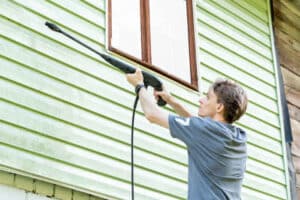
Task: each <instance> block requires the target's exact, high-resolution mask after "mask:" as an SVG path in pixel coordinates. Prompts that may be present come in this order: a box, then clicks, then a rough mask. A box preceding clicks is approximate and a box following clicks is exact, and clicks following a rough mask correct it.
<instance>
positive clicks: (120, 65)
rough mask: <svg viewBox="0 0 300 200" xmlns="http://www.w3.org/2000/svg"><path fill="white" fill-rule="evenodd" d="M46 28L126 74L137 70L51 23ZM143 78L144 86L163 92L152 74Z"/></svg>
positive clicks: (161, 101) (145, 73)
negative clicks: (72, 41) (84, 48)
mask: <svg viewBox="0 0 300 200" xmlns="http://www.w3.org/2000/svg"><path fill="white" fill-rule="evenodd" d="M45 25H46V26H48V27H49V28H50V29H51V30H52V31H56V32H58V33H61V34H63V35H65V36H67V37H68V38H70V39H72V40H74V41H75V42H77V43H79V44H81V45H82V46H84V47H86V48H87V49H89V50H91V51H92V52H94V53H96V54H97V55H99V56H101V57H102V58H103V59H104V60H106V61H107V62H108V63H110V64H111V65H113V66H115V67H117V68H118V69H120V70H122V71H123V72H124V73H135V68H134V67H132V66H130V65H128V64H126V63H124V62H121V61H120V60H117V59H115V58H114V57H112V56H109V55H107V54H103V53H100V52H98V51H96V50H95V49H93V48H92V47H90V46H88V45H86V44H84V43H83V42H81V41H80V40H78V39H76V38H74V37H73V36H71V35H70V34H68V33H66V32H64V31H63V30H61V29H60V28H59V27H58V26H57V25H55V24H53V23H50V22H46V23H45ZM142 73H143V76H144V85H145V86H146V87H147V86H152V87H153V88H154V89H155V90H157V91H162V82H161V81H160V80H159V79H158V78H156V77H155V76H153V75H152V74H150V73H148V72H144V71H142ZM157 104H158V105H159V106H164V105H166V102H165V101H164V100H163V99H162V98H161V97H159V99H158V101H157Z"/></svg>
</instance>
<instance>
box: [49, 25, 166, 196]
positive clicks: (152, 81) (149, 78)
mask: <svg viewBox="0 0 300 200" xmlns="http://www.w3.org/2000/svg"><path fill="white" fill-rule="evenodd" d="M45 25H46V26H48V27H49V28H50V29H51V30H53V31H56V32H58V33H62V34H63V35H65V36H67V37H68V38H70V39H72V40H74V41H75V42H77V43H79V44H81V45H82V46H84V47H86V48H87V49H89V50H91V51H92V52H94V53H96V54H97V55H99V56H101V57H102V58H103V59H104V60H106V61H107V62H108V63H110V64H112V65H113V66H115V67H117V68H118V69H120V70H122V71H123V72H124V73H135V68H134V67H132V66H130V65H128V64H126V63H124V62H121V61H120V60H117V59H115V58H113V57H111V56H109V55H107V54H103V53H100V52H98V51H96V50H95V49H93V48H92V47H90V46H88V45H86V44H84V43H83V42H81V41H80V40H78V39H76V38H74V37H73V36H71V35H69V34H68V33H66V32H64V31H63V30H61V29H60V28H59V27H58V26H57V25H55V24H52V23H50V22H46V23H45ZM142 74H143V76H144V85H145V86H146V87H147V86H151V87H153V88H154V89H155V90H157V91H162V82H161V81H160V80H159V79H158V78H156V77H155V76H153V75H152V74H150V73H148V72H144V71H142ZM137 102H138V96H137V97H136V99H135V102H134V106H133V114H132V122H131V199H132V200H134V154H133V150H134V149H133V146H134V145H133V142H134V140H133V130H134V128H133V127H134V116H135V109H136V106H137ZM157 104H158V105H159V106H164V105H166V102H165V101H164V100H163V99H162V98H161V97H159V99H158V101H157Z"/></svg>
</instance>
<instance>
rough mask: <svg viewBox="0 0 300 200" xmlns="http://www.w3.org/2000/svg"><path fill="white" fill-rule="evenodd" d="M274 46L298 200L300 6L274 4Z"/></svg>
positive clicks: (299, 154)
mask: <svg viewBox="0 0 300 200" xmlns="http://www.w3.org/2000/svg"><path fill="white" fill-rule="evenodd" d="M274 17H275V21H274V25H275V33H276V43H277V47H278V54H279V60H280V66H281V71H282V75H283V79H284V87H285V93H286V99H287V102H288V109H289V114H290V119H291V127H292V135H293V142H292V156H293V161H294V166H295V170H296V175H297V193H298V199H300V101H299V100H300V3H299V2H298V3H297V1H294V2H290V1H285V0H283V1H274Z"/></svg>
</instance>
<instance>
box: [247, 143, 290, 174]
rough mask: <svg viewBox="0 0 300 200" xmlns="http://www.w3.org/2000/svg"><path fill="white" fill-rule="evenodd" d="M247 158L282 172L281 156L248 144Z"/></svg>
mask: <svg viewBox="0 0 300 200" xmlns="http://www.w3.org/2000/svg"><path fill="white" fill-rule="evenodd" d="M247 151H248V156H249V157H251V158H253V159H256V160H258V161H260V162H261V163H264V164H266V165H269V166H272V167H275V168H277V169H279V170H283V169H284V166H283V158H282V156H279V155H276V154H273V153H271V152H269V151H265V150H264V149H261V148H259V147H257V146H254V145H252V144H248V146H247Z"/></svg>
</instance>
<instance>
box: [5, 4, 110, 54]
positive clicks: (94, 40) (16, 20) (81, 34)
mask: <svg viewBox="0 0 300 200" xmlns="http://www.w3.org/2000/svg"><path fill="white" fill-rule="evenodd" d="M25 5H26V4H25ZM25 5H22V4H19V2H14V1H5V2H4V3H3V4H2V5H1V6H3V12H2V16H3V17H6V19H9V22H7V21H5V20H4V19H1V20H3V21H2V22H1V24H3V25H4V26H5V27H3V28H10V29H15V30H18V31H15V32H16V33H15V34H18V33H19V32H20V33H21V32H23V35H24V37H26V36H27V37H29V36H32V37H31V41H32V39H33V38H34V40H35V41H38V37H35V36H34V35H32V34H34V33H33V32H32V31H34V32H35V34H40V35H43V36H44V37H47V38H51V39H53V40H56V41H59V43H60V45H66V46H70V47H73V48H75V49H76V50H78V51H80V52H83V53H85V54H87V55H90V56H93V57H95V58H99V57H98V56H96V55H95V54H94V53H91V52H90V51H87V50H86V48H84V47H82V46H81V45H78V44H77V43H75V42H74V41H72V40H70V39H68V38H66V37H63V36H62V35H61V34H57V33H55V32H53V31H50V29H49V28H47V27H46V26H45V25H44V24H45V22H46V21H48V20H49V19H51V22H54V23H57V24H58V25H59V26H60V27H61V28H63V29H64V30H65V31H68V33H70V34H72V35H73V36H74V37H76V38H78V39H80V40H81V41H82V42H84V43H86V44H88V45H89V46H91V47H93V48H95V49H99V48H100V49H101V48H103V46H104V44H105V30H104V29H102V28H99V27H94V25H92V24H90V25H89V24H87V23H84V24H87V25H85V26H80V27H82V30H81V29H78V28H77V27H78V26H77V25H76V23H74V22H70V21H68V20H67V19H66V20H61V21H62V22H60V21H56V20H54V19H53V18H50V17H51V16H47V15H45V14H44V13H42V14H41V13H39V12H38V10H34V11H32V10H29V9H28V8H27V7H25ZM42 5H43V4H42ZM23 6H24V7H23ZM40 9H42V8H40ZM44 9H48V8H44ZM13 13H18V15H14V14H13ZM54 14H55V13H52V15H54ZM69 18H70V17H69ZM24 19H26V20H27V21H28V23H24ZM59 19H60V18H59ZM61 19H64V18H61ZM69 20H72V18H70V19H69ZM49 21H50V20H49ZM12 22H13V23H12ZM77 23H79V22H77ZM8 26H9V27H8ZM70 26H73V27H70ZM25 27H26V29H24V28H25ZM28 29H29V30H30V31H29V30H28ZM91 31H93V33H91ZM3 32H4V33H9V31H8V30H5V29H4V30H3ZM12 37H13V38H14V39H19V38H20V37H18V36H17V35H12ZM21 38H22V37H21ZM31 46H32V47H34V46H33V45H31ZM57 49H58V48H57Z"/></svg>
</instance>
